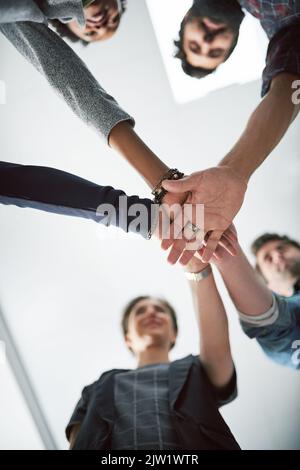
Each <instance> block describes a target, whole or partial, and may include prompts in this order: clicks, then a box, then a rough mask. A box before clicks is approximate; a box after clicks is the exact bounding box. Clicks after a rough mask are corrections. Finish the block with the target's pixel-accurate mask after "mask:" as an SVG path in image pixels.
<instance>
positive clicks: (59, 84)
mask: <svg viewBox="0 0 300 470" xmlns="http://www.w3.org/2000/svg"><path fill="white" fill-rule="evenodd" d="M39 4H42V5H43V7H42V8H39V7H38V5H37V3H35V2H34V1H33V0H14V1H13V2H12V1H11V0H0V31H1V32H2V33H3V34H4V35H5V36H6V38H7V39H8V40H9V41H10V42H11V43H12V44H13V45H14V46H15V48H16V49H17V50H18V51H19V52H20V53H21V54H22V55H23V56H24V57H25V58H26V59H27V60H28V61H29V62H31V63H32V65H33V66H34V67H35V68H36V69H37V70H38V71H39V72H40V73H41V74H42V75H44V77H45V78H46V79H47V81H48V82H49V84H50V85H51V87H52V88H53V89H54V90H55V91H56V92H57V93H58V94H59V95H60V96H61V97H62V98H63V99H64V100H65V102H66V103H67V104H68V105H69V106H70V107H71V109H72V110H73V111H74V113H75V114H76V115H77V116H78V117H79V118H80V119H82V121H84V122H85V123H86V124H88V125H89V126H91V127H92V128H94V130H95V131H96V132H97V133H98V134H100V135H102V136H103V138H104V139H106V140H107V138H108V136H109V134H110V131H111V130H112V129H113V128H114V127H115V126H116V125H117V124H118V123H119V122H121V121H130V122H131V123H132V125H134V120H133V118H132V117H131V116H129V114H127V113H126V112H125V111H123V110H122V109H121V108H120V106H119V105H118V103H117V102H116V100H115V99H114V98H113V97H112V96H110V95H109V94H108V93H107V92H106V91H105V90H104V89H103V88H102V87H101V86H100V84H99V83H98V82H97V80H96V79H95V77H94V76H93V75H92V74H91V72H90V71H89V70H88V68H87V67H86V65H85V64H84V62H83V61H82V60H81V59H80V58H79V57H78V56H77V54H75V52H74V51H73V49H71V47H69V46H68V45H67V44H66V43H65V41H63V39H61V38H60V37H59V36H58V35H57V34H56V33H55V32H53V31H52V30H51V29H50V28H48V26H47V24H48V20H49V19H59V20H60V21H62V22H67V21H70V20H71V19H77V21H78V23H79V24H81V25H83V24H84V13H83V7H82V2H81V0H43V2H39Z"/></svg>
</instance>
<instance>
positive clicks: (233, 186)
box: [161, 166, 247, 264]
mask: <svg viewBox="0 0 300 470" xmlns="http://www.w3.org/2000/svg"><path fill="white" fill-rule="evenodd" d="M162 186H163V187H164V188H165V189H166V190H167V191H168V195H167V196H169V197H170V195H171V194H172V193H176V197H178V194H179V193H183V194H184V195H185V196H184V198H183V199H184V204H189V205H190V207H191V208H195V207H196V205H198V204H203V205H204V227H201V229H202V233H203V236H204V241H202V240H199V243H198V245H197V243H196V245H195V241H193V245H192V249H190V247H189V244H190V243H191V242H190V241H188V240H186V239H185V238H184V237H183V238H182V237H181V238H178V237H176V230H175V228H177V227H179V226H180V224H182V222H181V221H182V218H183V215H182V214H181V213H178V214H177V215H176V216H175V219H174V221H173V223H172V227H173V231H171V233H170V236H168V237H166V238H164V237H163V240H162V243H161V246H162V248H163V249H165V250H167V249H168V248H170V247H172V248H171V250H170V253H169V256H168V261H169V262H170V263H173V264H174V263H176V262H177V261H178V260H179V258H180V262H181V263H182V264H187V263H188V262H189V260H190V259H191V258H192V257H193V256H194V254H195V252H197V251H199V250H200V254H201V257H202V261H203V262H204V263H207V262H209V260H210V259H211V258H212V256H213V254H214V253H215V252H216V249H217V247H218V245H219V244H221V246H223V248H225V249H226V250H227V251H229V252H230V248H229V249H228V247H229V246H230V240H231V241H234V240H235V239H236V234H235V233H234V230H230V229H229V230H228V231H227V232H226V230H227V229H228V228H229V227H230V225H231V223H232V221H233V219H234V217H235V215H236V214H237V213H238V211H239V210H240V208H241V206H242V203H243V200H244V196H245V192H246V189H247V184H246V182H245V181H244V180H243V179H242V178H241V177H240V176H239V175H237V174H236V173H235V172H234V171H233V170H232V169H231V168H229V167H226V166H219V167H214V168H209V169H207V170H204V171H199V172H196V173H193V174H192V175H190V176H188V177H185V178H183V179H181V180H178V181H170V180H165V181H164V182H163V183H162ZM186 194H187V196H186ZM196 212H197V211H195V213H196ZM189 213H190V214H191V218H190V222H192V223H193V224H196V222H197V221H196V218H195V217H194V216H193V214H192V211H191V210H190V211H189ZM178 220H179V223H178ZM177 232H178V230H177ZM224 232H226V234H225V233H224ZM223 234H224V236H223Z"/></svg>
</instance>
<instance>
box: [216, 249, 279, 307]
mask: <svg viewBox="0 0 300 470" xmlns="http://www.w3.org/2000/svg"><path fill="white" fill-rule="evenodd" d="M214 264H215V265H216V266H217V267H218V269H219V271H220V273H221V275H222V278H223V280H224V283H225V285H226V288H227V290H228V292H229V295H230V297H231V299H232V301H233V303H234V305H235V307H236V308H237V310H238V311H239V312H242V313H244V314H246V315H251V316H252V315H253V316H256V315H261V314H263V313H264V312H266V311H267V310H268V309H269V308H270V307H271V305H272V292H271V291H270V289H268V287H267V286H266V284H265V282H264V281H263V279H262V278H261V277H260V276H259V275H258V273H256V272H255V270H254V269H253V267H252V266H251V264H250V263H249V261H248V260H247V258H246V256H245V255H244V253H243V251H242V249H241V247H240V246H237V255H236V256H230V255H229V254H228V253H226V252H224V253H223V256H222V259H220V260H215V261H214Z"/></svg>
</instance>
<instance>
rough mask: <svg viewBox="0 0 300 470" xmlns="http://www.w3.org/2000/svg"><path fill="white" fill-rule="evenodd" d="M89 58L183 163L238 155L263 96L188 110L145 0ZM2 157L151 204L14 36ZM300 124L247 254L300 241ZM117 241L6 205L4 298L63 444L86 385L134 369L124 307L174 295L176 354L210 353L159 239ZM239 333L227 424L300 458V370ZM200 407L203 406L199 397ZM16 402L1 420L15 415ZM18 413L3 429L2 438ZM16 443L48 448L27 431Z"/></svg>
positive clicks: (250, 443)
mask: <svg viewBox="0 0 300 470" xmlns="http://www.w3.org/2000/svg"><path fill="white" fill-rule="evenodd" d="M79 50H80V54H81V55H82V57H83V58H84V60H85V61H86V62H87V64H88V65H89V66H90V67H91V69H92V71H93V73H94V74H95V75H96V77H97V78H98V79H99V81H100V82H101V83H102V84H103V85H104V86H105V88H106V89H107V90H109V91H110V92H111V93H112V94H113V95H114V96H116V97H117V99H118V100H119V102H120V103H121V104H122V105H123V107H124V108H125V109H126V110H128V111H129V112H131V113H132V115H133V116H134V117H135V118H136V122H137V126H136V129H137V131H138V132H139V133H140V135H141V136H142V137H143V138H144V139H145V140H146V141H147V142H148V143H149V144H150V146H151V147H152V148H153V150H154V151H156V152H157V154H158V155H159V156H160V157H161V158H162V159H163V160H164V161H165V162H166V163H167V164H169V165H171V166H172V167H178V168H180V169H181V170H183V171H185V172H187V173H188V172H191V171H193V170H196V169H200V168H204V167H208V166H211V165H214V164H215V163H216V162H217V161H218V160H219V159H220V158H221V157H222V156H223V155H224V154H225V152H226V151H227V150H228V149H229V148H230V146H231V145H232V144H233V142H234V141H235V139H236V138H237V137H238V135H239V133H240V132H241V130H242V129H243V126H244V125H245V122H246V119H247V117H248V116H249V114H250V112H251V110H252V109H253V108H254V107H255V105H256V104H257V103H258V101H259V92H260V84H259V82H255V83H251V84H249V85H247V86H241V87H231V88H228V89H226V90H221V91H219V92H216V93H214V94H212V95H211V96H209V97H207V98H205V99H202V100H199V101H195V102H192V103H189V104H187V105H182V106H179V105H176V104H175V103H174V101H173V99H172V96H171V92H170V89H169V85H168V82H167V79H166V75H165V72H164V69H163V66H162V62H161V59H160V55H159V51H158V48H157V44H156V41H155V36H154V33H153V30H152V26H151V23H150V20H149V18H148V14H147V10H146V7H145V5H144V2H141V1H140V0H130V2H129V8H128V12H127V13H126V15H125V17H124V21H123V24H122V27H121V29H120V31H119V33H118V35H117V36H116V37H115V38H114V39H113V40H111V41H110V42H108V43H106V44H103V45H100V46H99V45H92V46H89V47H88V48H86V49H84V50H82V49H81V48H79ZM0 54H1V63H0V79H4V80H5V82H6V86H7V98H8V102H7V104H6V105H4V106H1V107H0V151H1V159H2V160H8V161H13V162H20V163H30V164H42V165H48V166H53V167H58V168H61V169H64V170H67V171H70V172H73V173H75V174H78V175H80V176H82V177H85V178H88V179H91V180H93V181H95V182H98V183H100V184H101V183H102V184H111V185H114V186H116V187H119V188H122V189H125V190H127V191H128V193H132V194H133V193H135V194H141V195H149V191H148V189H147V187H146V186H145V184H144V183H143V181H142V180H141V179H140V178H139V176H138V175H137V174H136V173H135V172H134V170H132V169H131V168H129V166H128V165H127V164H126V163H125V162H123V161H122V160H121V159H120V157H118V156H117V155H115V154H114V153H113V152H112V151H111V150H109V149H108V148H107V147H106V146H105V145H104V144H103V143H102V142H101V141H100V139H99V138H98V136H97V135H95V134H93V133H92V132H91V131H90V130H89V129H87V128H86V127H85V126H83V125H82V123H81V122H80V121H79V120H78V119H77V118H76V117H74V116H73V115H72V113H71V112H70V111H69V110H68V109H67V107H66V106H65V105H64V103H62V102H61V101H60V100H59V99H58V98H57V97H56V96H55V95H54V93H53V92H52V91H51V90H50V89H49V88H48V85H47V83H45V81H44V80H43V79H41V77H40V76H39V74H38V73H37V72H35V71H34V70H33V69H32V68H31V66H30V65H29V64H27V63H25V61H24V60H23V58H22V57H21V56H20V55H19V54H18V53H17V52H16V51H14V49H13V48H12V47H11V46H10V45H9V44H8V43H7V41H6V40H5V39H4V38H1V39H0ZM299 136H300V120H299V119H298V120H297V121H296V122H295V123H294V125H293V126H292V127H291V128H290V130H289V132H288V135H287V136H286V137H285V139H284V140H283V141H282V143H281V144H280V146H278V148H277V149H276V151H275V152H274V153H273V155H272V156H271V157H270V158H269V160H268V161H267V162H266V163H265V164H264V165H263V167H262V168H261V169H260V170H259V171H258V172H257V173H256V175H255V176H254V177H253V179H252V181H251V185H250V187H249V190H248V194H247V198H246V201H245V204H244V206H243V209H242V211H241V213H240V214H239V216H238V219H237V227H238V230H239V234H240V239H241V241H242V244H243V246H244V247H245V248H248V246H249V243H250V242H251V240H252V239H253V238H254V237H255V236H257V235H259V234H260V233H262V232H264V231H265V230H278V231H280V232H286V233H289V234H290V235H291V236H294V237H297V238H299V217H298V214H299V208H298V207H297V206H298V204H297V203H298V201H299V174H300V168H299V166H300V163H299V162H300V160H299ZM105 235H106V240H103V230H100V228H99V227H97V226H96V225H95V224H93V223H92V222H86V221H80V220H77V219H71V218H70V219H68V218H63V217H60V216H55V215H47V214H42V213H38V212H35V211H31V210H21V209H18V208H13V207H0V260H1V261H0V302H1V307H2V310H3V311H4V313H5V315H6V318H7V319H8V321H9V324H10V326H11V328H12V330H13V332H14V334H15V337H16V341H17V343H18V346H19V348H20V350H21V352H22V354H23V358H24V361H25V363H26V365H27V367H28V369H29V371H30V374H31V376H32V378H33V382H34V385H35V387H36V390H37V392H38V395H39V397H40V400H41V402H42V405H43V406H44V409H45V412H46V415H47V417H48V419H49V422H50V425H51V427H52V429H53V431H54V434H55V437H56V438H57V440H58V441H59V443H60V446H61V448H65V447H66V441H65V438H64V426H65V424H66V422H67V419H68V418H69V416H70V414H71V412H72V409H73V406H74V404H75V402H76V401H77V399H78V398H79V395H80V391H81V388H82V387H83V386H84V385H85V384H87V383H89V382H91V381H93V380H94V379H95V378H97V377H98V376H99V375H100V373H101V372H102V371H104V370H106V369H109V368H112V367H131V366H133V365H134V363H133V361H132V358H131V356H130V354H129V353H128V352H127V351H126V349H125V346H124V344H123V341H122V336H121V333H120V328H119V320H120V312H121V309H122V307H123V306H124V303H125V302H126V301H127V300H129V299H131V297H133V296H136V295H138V294H141V293H145V292H146V293H151V294H154V295H163V296H165V297H166V298H167V299H169V300H170V301H171V302H172V303H173V304H174V306H175V307H176V309H177V310H178V315H179V325H180V337H179V339H178V344H177V346H176V348H175V349H174V352H173V353H172V358H173V359H175V358H178V357H182V356H184V355H186V354H189V353H195V354H196V353H197V348H198V338H197V334H196V333H195V331H196V328H195V320H194V318H193V310H192V302H191V298H190V295H189V291H188V286H187V285H186V283H185V280H184V278H183V275H182V272H181V270H180V267H171V266H169V265H168V264H167V263H166V262H165V258H166V254H165V253H162V252H161V251H160V250H159V247H158V246H157V244H156V243H155V242H153V243H152V242H146V241H144V240H142V239H141V240H140V239H138V238H124V237H123V238H122V239H117V240H116V239H107V236H108V232H106V233H105ZM220 289H221V291H222V294H224V299H225V302H226V306H227V307H228V313H229V317H230V324H231V339H232V346H233V352H234V357H235V361H236V366H237V371H238V375H239V390H240V394H239V397H238V399H237V400H236V401H235V402H234V403H232V404H231V405H229V406H227V407H225V408H224V416H226V419H227V421H228V423H229V425H230V426H231V428H232V431H233V432H234V434H235V435H236V437H237V440H238V441H239V443H240V444H241V446H242V447H243V448H245V449H263V448H266V449H289V448H291V449H292V448H294V449H295V448H298V449H300V442H299V439H300V438H299V436H300V423H299V419H298V417H299V413H300V402H299V392H300V382H299V375H298V374H297V373H296V372H294V371H292V370H287V369H284V368H283V367H280V366H277V365H275V364H273V363H271V362H270V361H269V360H268V359H267V358H265V357H264V356H263V354H262V353H261V351H260V350H259V348H258V347H257V345H256V344H255V342H253V341H250V340H248V338H246V337H245V336H244V335H243V333H242V332H241V330H240V327H239V325H238V322H237V319H236V317H235V312H234V309H233V308H232V305H231V303H230V301H229V299H228V297H227V296H226V295H225V292H224V289H223V286H222V285H221V284H220ZM199 399H200V398H199ZM2 408H3V403H2V402H0V414H1V416H3V413H4V410H3V409H2ZM9 416H10V414H8V415H7V414H6V415H4V419H1V420H0V442H1V441H2V437H3V436H5V435H6V429H7V426H8V420H9ZM15 426H16V430H15V432H16V436H17V435H18V438H17V437H16V438H14V437H13V435H12V434H10V436H11V439H12V440H11V442H7V439H6V440H5V441H4V442H5V445H6V446H7V447H14V446H15V447H16V448H19V447H22V448H24V447H29V448H34V447H36V448H38V447H39V445H38V443H37V442H36V441H35V440H34V439H32V442H28V440H27V437H26V438H25V437H24V436H23V440H22V434H21V435H20V426H19V425H18V423H17V422H15Z"/></svg>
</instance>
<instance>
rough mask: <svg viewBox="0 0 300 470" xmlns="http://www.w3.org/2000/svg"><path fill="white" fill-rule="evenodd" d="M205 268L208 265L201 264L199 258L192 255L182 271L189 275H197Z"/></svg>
mask: <svg viewBox="0 0 300 470" xmlns="http://www.w3.org/2000/svg"><path fill="white" fill-rule="evenodd" d="M207 266H208V263H203V262H202V261H201V259H200V258H198V257H197V256H196V255H194V256H193V257H192V259H191V260H190V261H189V262H188V264H187V265H185V266H184V270H185V271H187V272H189V273H199V272H200V271H203V270H204V269H205V268H207Z"/></svg>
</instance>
